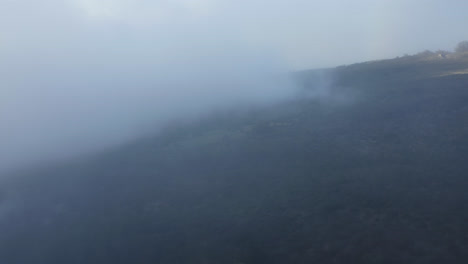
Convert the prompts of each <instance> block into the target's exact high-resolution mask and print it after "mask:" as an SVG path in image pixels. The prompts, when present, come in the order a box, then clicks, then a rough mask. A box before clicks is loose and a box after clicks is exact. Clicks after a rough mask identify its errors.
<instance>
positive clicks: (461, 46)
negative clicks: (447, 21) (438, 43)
mask: <svg viewBox="0 0 468 264" xmlns="http://www.w3.org/2000/svg"><path fill="white" fill-rule="evenodd" d="M455 52H457V53H462V52H468V41H462V42H460V43H458V45H457V47H455Z"/></svg>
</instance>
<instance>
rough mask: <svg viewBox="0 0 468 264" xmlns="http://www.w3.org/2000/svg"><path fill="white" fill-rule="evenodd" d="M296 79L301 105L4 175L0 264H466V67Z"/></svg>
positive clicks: (365, 69) (375, 67) (388, 64)
mask: <svg viewBox="0 0 468 264" xmlns="http://www.w3.org/2000/svg"><path fill="white" fill-rule="evenodd" d="M295 78H297V80H298V83H299V84H300V85H302V86H304V97H301V98H297V99H295V100H292V101H289V102H284V103H282V104H277V105H274V106H271V107H267V108H261V109H252V110H248V111H244V112H242V113H225V114H222V115H221V114H220V115H217V116H213V117H211V118H207V119H205V120H202V121H198V122H194V123H192V124H185V125H181V126H178V127H173V128H171V129H167V130H166V131H165V132H163V133H162V134H160V135H157V136H154V137H147V138H144V139H141V140H139V141H137V142H133V143H131V144H128V145H126V146H123V147H119V148H116V149H114V150H112V151H108V152H106V153H103V154H100V155H97V156H95V157H93V158H87V159H83V160H80V161H74V162H72V163H68V164H64V165H61V166H55V167H53V168H42V169H41V170H36V171H33V172H29V173H24V172H23V174H25V175H15V176H14V177H7V178H5V179H4V180H3V182H2V184H1V186H0V263H5V264H20V263H21V264H24V263H37V264H40V263H44V264H52V263H70V264H71V263H99V264H104V263H112V264H117V263H161V264H165V263H170V264H175V263H227V264H229V263H233V264H240V263H245V264H248V263H467V261H468V194H467V190H468V178H467V171H468V163H467V158H468V104H467V102H468V57H467V56H466V54H464V53H458V54H449V55H448V56H446V55H444V56H438V54H437V53H429V54H427V53H426V54H420V55H416V56H406V57H402V58H397V59H393V60H385V61H375V62H368V63H360V64H355V65H350V66H342V67H338V68H335V69H327V70H319V71H304V72H300V73H297V74H296V77H295ZM319 86H320V87H319ZM318 88H319V91H320V92H318V93H316V92H314V91H317V89H318Z"/></svg>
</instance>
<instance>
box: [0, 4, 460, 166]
mask: <svg viewBox="0 0 468 264" xmlns="http://www.w3.org/2000/svg"><path fill="white" fill-rule="evenodd" d="M420 6H423V7H424V8H419V7H420ZM467 7H468V4H466V3H464V2H463V1H455V0H448V1H444V2H441V1H426V0H415V1H404V0H391V1H390V0H358V1H353V2H348V1H343V0H330V1H304V0H287V1H286V0H277V1H267V0H249V1H247V0H238V1H228V0H42V1H38V0H0V171H1V170H4V169H6V168H13V167H22V166H26V165H27V164H31V163H32V162H37V161H44V160H56V159H58V158H67V157H72V156H74V155H77V154H80V153H85V152H89V151H96V150H100V149H103V148H105V147H108V146H112V145H114V144H118V143H122V142H126V141H128V140H131V139H133V138H135V137H138V136H139V135H141V134H142V133H143V131H147V130H148V128H152V129H157V128H159V127H162V126H163V125H164V124H165V123H166V122H168V121H169V120H173V119H180V118H187V117H200V116H202V115H203V114H206V113H208V112H211V111H216V110H217V109H220V108H226V107H247V106H249V105H258V104H268V103H272V102H276V101H278V100H282V99H284V98H287V97H288V96H291V95H292V93H293V90H294V88H292V87H291V85H290V83H289V80H287V79H286V77H285V73H287V72H289V71H291V70H294V69H298V68H310V67H322V66H331V65H338V64H344V63H352V62H357V61H364V60H370V59H379V58H385V57H391V56H397V55H402V54H404V53H412V52H418V51H421V50H424V49H438V48H442V49H451V48H452V46H453V45H455V43H457V42H458V41H460V40H463V37H464V34H465V33H464V32H465V25H466V23H464V22H468V16H466V15H465V12H464V11H465V10H466V8H467ZM440 21H443V22H444V23H440ZM428 28H431V29H432V30H427V29H428ZM436 32H442V33H443V36H444V37H440V34H438V33H436ZM321 92H322V93H323V91H321ZM325 93H327V91H325Z"/></svg>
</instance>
